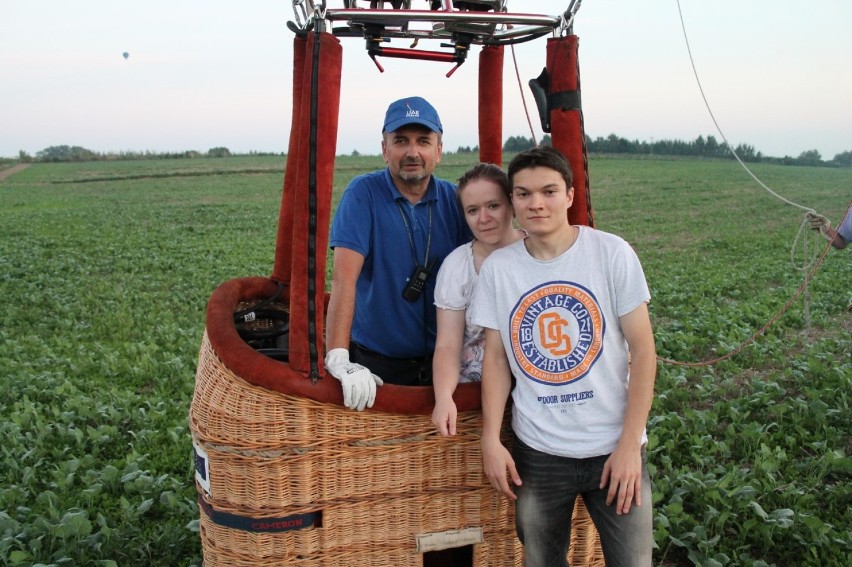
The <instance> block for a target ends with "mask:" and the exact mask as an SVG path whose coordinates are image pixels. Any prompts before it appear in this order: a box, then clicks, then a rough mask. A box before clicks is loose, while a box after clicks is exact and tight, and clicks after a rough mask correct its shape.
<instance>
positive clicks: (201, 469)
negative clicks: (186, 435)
mask: <svg viewBox="0 0 852 567" xmlns="http://www.w3.org/2000/svg"><path fill="white" fill-rule="evenodd" d="M192 450H193V460H194V461H195V480H196V481H197V482H198V484H199V485H200V486H201V488H203V489H204V492H205V493H207V495H208V496H211V494H210V458H209V457H208V456H207V452H206V451H205V450H204V449H202V448H201V445H199V444H198V443H196V442H195V439H193V440H192Z"/></svg>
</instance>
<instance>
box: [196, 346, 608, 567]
mask: <svg viewBox="0 0 852 567" xmlns="http://www.w3.org/2000/svg"><path fill="white" fill-rule="evenodd" d="M189 421H190V428H191V430H192V434H193V440H194V442H195V443H196V445H197V446H198V447H200V448H201V449H202V450H203V451H204V453H206V457H207V466H208V471H209V478H208V480H209V490H210V492H209V494H207V493H205V492H204V491H203V490H202V489H201V487H200V486H199V494H200V495H201V496H200V498H201V499H202V500H203V503H204V504H205V507H206V508H208V510H214V511H216V512H217V513H223V514H230V515H231V516H233V517H240V518H251V519H263V518H281V517H287V516H291V515H296V514H309V513H317V514H318V515H319V516H320V520H319V521H318V522H317V524H316V525H314V526H311V527H307V528H304V529H298V530H291V531H279V532H272V533H271V532H253V531H247V530H243V529H238V528H234V527H229V526H227V525H220V524H218V523H216V522H215V521H213V520H212V519H211V517H210V516H209V515H208V513H207V512H204V511H202V513H201V541H202V548H203V552H204V563H205V565H207V566H217V565H228V566H241V565H246V566H248V565H251V566H266V565H294V566H300V567H301V566H306V567H307V566H310V567H319V566H329V567H331V566H334V567H341V566H346V565H353V566H355V565H357V566H363V565H371V566H379V567H381V566H393V567H401V566H408V565H411V566H417V567H420V566H422V564H423V555H422V554H420V553H417V552H416V542H415V536H416V535H417V534H434V533H441V532H445V531H449V530H458V529H462V528H469V527H478V528H481V529H482V531H483V539H484V541H483V542H482V543H479V544H476V545H474V556H473V566H472V567H474V566H475V567H484V566H491V565H493V566H503V565H507V566H514V565H518V566H520V565H521V564H522V547H521V545H520V543H519V542H518V540H517V538H516V536H515V531H514V506H513V505H512V504H511V503H510V502H509V501H508V500H506V499H505V498H503V497H501V496H500V495H499V494H498V493H497V492H496V491H495V490H494V489H493V488H492V487H491V486H490V484H489V483H488V480H487V479H486V478H485V476H484V474H483V473H482V464H481V453H480V447H479V432H480V430H481V427H482V421H481V415H480V414H479V413H478V412H465V413H462V414H460V415H459V419H458V434H457V435H456V436H455V437H452V438H444V437H441V436H440V435H439V434H437V433H436V432H435V428H434V426H433V425H432V424H431V420H430V416H428V415H399V414H385V413H380V412H375V411H369V410H368V411H364V412H354V411H351V410H348V409H346V408H343V407H340V406H337V405H334V404H325V403H320V402H315V401H312V400H308V399H304V398H300V397H294V396H287V395H283V394H280V393H277V392H272V391H270V390H267V389H264V388H260V387H257V386H254V385H251V384H249V383H247V382H246V381H245V380H243V379H242V378H240V377H239V376H236V375H235V374H234V373H233V372H231V371H230V370H229V369H228V368H227V367H226V366H225V365H224V363H223V362H222V361H221V360H220V358H219V357H218V356H217V355H216V353H215V352H214V351H213V349H212V347H211V345H210V343H209V341H208V340H207V336H206V334H205V336H204V338H203V340H202V345H201V350H200V354H199V363H198V370H197V374H196V384H195V392H194V395H193V399H192V405H191V407H190V416H189ZM602 557H603V556H602V554H601V552H600V545H599V542H598V538H597V531H596V530H595V529H594V526H593V525H592V524H591V520H590V518H589V516H588V513H586V511H585V508H584V507H583V505H582V502H581V500H580V499H578V506H577V507H576V508H575V511H574V521H573V529H572V538H571V552H570V554H569V559H570V561H571V564H572V565H603V559H602Z"/></svg>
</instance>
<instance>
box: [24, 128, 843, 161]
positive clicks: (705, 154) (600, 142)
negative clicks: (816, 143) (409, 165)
mask: <svg viewBox="0 0 852 567" xmlns="http://www.w3.org/2000/svg"><path fill="white" fill-rule="evenodd" d="M540 143H541V145H550V143H551V139H550V136H549V135H545V136H544V138H543V139H542V141H541V142H540ZM535 145H536V142H535V140H534V139H533V138H526V137H524V136H510V137H509V138H508V139H507V140H506V143H505V144H504V145H503V151H504V152H506V153H515V152H520V151H524V150H527V149H529V148H532V147H534V146H535ZM586 148H587V150H588V152H589V153H590V154H608V155H633V156H675V157H699V158H708V159H734V155H733V153H732V152H731V148H730V147H729V145H728V144H727V143H726V142H719V141H717V140H716V138H715V137H714V136H707V137H706V138H705V137H704V136H698V137H697V138H696V139H695V140H692V141H683V140H656V141H654V140H652V141H650V142H648V141H644V140H642V141H640V140H628V139H626V138H622V137H620V136H617V135H615V134H610V135H609V136H607V137H606V138H604V137H597V138H594V139H593V138H591V137H589V136H586ZM733 151H734V152H735V153H736V155H737V156H738V157H739V158H740V159H741V160H742V161H744V162H762V163H775V164H781V165H809V166H823V167H852V151H845V152H841V153H839V154H837V155H835V156H834V157H833V158H832V159H831V160H823V159H822V156H821V155H820V153H819V151H817V150H806V151H804V152H802V153H800V154H799V156H798V157H792V156H784V157H780V158H779V157H771V156H766V155H764V154H763V153H762V152H759V151H756V150H755V148H754V146H751V145H749V144H739V145H738V146H736V147H735V148H734V149H733ZM478 152H479V146H473V147H470V146H460V147H459V148H458V149H457V150H456V153H478ZM236 155H248V156H283V155H285V154H284V152H255V151H252V152H248V153H247V154H237V153H232V152H231V151H230V150H229V149H228V148H226V147H221V146H220V147H215V148H210V149H209V150H207V152H204V153H202V152H198V151H195V150H187V151H183V152H152V151H145V152H134V151H123V152H107V153H100V152H94V151H92V150H89V149H86V148H83V147H81V146H68V145H61V146H50V147H49V148H45V149H43V150H41V151H39V152H37V153H36V155H35V156H32V155H30V154H28V153H27V152H25V151H24V150H21V151H20V152H19V154H18V158H17V160H10V161H17V162H19V163H53V162H79V161H111V160H140V159H193V158H201V157H214V158H225V157H231V156H236ZM350 155H352V156H359V155H361V154H360V153H359V152H358V151H357V150H355V151H353V152H352V153H351V154H350Z"/></svg>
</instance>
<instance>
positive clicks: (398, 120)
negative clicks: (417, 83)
mask: <svg viewBox="0 0 852 567" xmlns="http://www.w3.org/2000/svg"><path fill="white" fill-rule="evenodd" d="M409 124H420V125H421V126H425V127H426V128H429V129H430V130H432V131H433V132H439V133H441V134H443V133H444V127H443V126H441V119H440V118H438V111H437V110H435V108H434V107H433V106H432V105H431V104H429V103H428V102H427V101H426V99H424V98H420V97H419V96H412V97H408V98H401V99H399V100H398V101H396V102H392V103H391V105H390V106H389V107H388V111H387V113H386V114H385V125H384V127H383V128H382V132H395V131H396V130H399V129H400V128H402V127H403V126H407V125H409Z"/></svg>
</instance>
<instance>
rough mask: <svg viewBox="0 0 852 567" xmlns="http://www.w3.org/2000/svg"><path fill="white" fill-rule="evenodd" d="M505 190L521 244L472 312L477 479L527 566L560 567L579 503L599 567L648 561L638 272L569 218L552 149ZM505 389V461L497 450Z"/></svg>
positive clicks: (561, 171) (519, 162) (486, 269)
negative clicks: (508, 519)
mask: <svg viewBox="0 0 852 567" xmlns="http://www.w3.org/2000/svg"><path fill="white" fill-rule="evenodd" d="M509 181H510V186H511V189H512V205H513V206H514V210H515V216H516V217H517V220H518V223H519V224H520V226H521V228H523V229H525V230H526V231H527V233H528V234H529V236H528V237H527V238H526V239H524V240H521V241H518V242H516V243H514V244H512V245H509V246H507V247H505V248H503V249H500V250H497V251H495V252H493V253H492V254H491V255H490V256H489V257H488V259H487V260H486V261H485V262H484V263H483V265H482V269H481V272H480V276H479V285H478V287H477V290H476V293H475V295H474V300H473V303H472V305H471V310H472V314H471V316H472V320H473V322H474V323H475V324H477V325H480V326H482V327H484V328H485V329H486V331H485V333H486V335H485V358H484V362H483V369H482V412H483V431H482V457H483V463H484V468H485V473H486V474H487V476H488V478H489V480H490V481H491V484H492V485H493V486H494V487H495V488H496V489H497V490H499V491H500V492H502V493H503V494H504V495H506V496H507V497H508V498H511V499H517V502H516V529H517V532H518V537H519V538H520V540H521V541H522V542H523V544H524V561H525V562H524V564H525V565H526V567H553V566H558V565H566V562H565V561H566V559H565V556H566V553H567V551H568V544H569V541H570V525H571V513H572V510H573V508H574V501H575V499H576V497H577V496H578V495H579V496H581V497H582V498H583V500H584V502H585V504H586V507H587V509H588V511H589V515H590V516H591V518H592V520H593V521H594V523H595V526H596V527H597V530H598V533H599V534H600V538H601V546H602V549H603V552H604V556H605V559H606V563H607V565H631V566H636V565H651V550H652V547H653V535H652V515H651V483H650V479H649V477H648V472H647V468H646V463H645V443H646V441H647V437H646V434H645V424H646V422H647V419H648V413H649V411H650V409H651V402H652V400H653V395H654V379H655V375H656V352H655V347H654V337H653V333H652V330H651V322H650V318H649V316H648V301H650V293H649V291H648V286H647V283H646V281H645V276H644V273H643V271H642V266H641V265H640V263H639V260H638V258H637V256H636V254H635V253H634V252H633V249H632V248H631V247H630V246H629V245H628V244H627V243H626V242H625V241H624V240H622V239H621V238H619V237H618V236H615V235H612V234H608V233H605V232H602V231H598V230H595V229H592V228H590V227H587V226H572V225H571V224H570V223H569V222H568V209H569V208H570V207H571V204H572V202H573V198H574V189H573V187H572V177H571V169H570V166H569V165H568V163H567V161H566V160H565V158H564V156H562V154H560V153H559V152H558V151H556V150H554V149H552V148H549V147H542V148H535V149H532V150H529V151H526V152H523V153H521V154H518V156H516V157H515V159H513V160H512V162H511V163H510V164H509ZM513 378H514V385H513ZM510 393H511V395H512V402H513V407H512V429H513V431H514V434H515V439H514V444H513V448H512V451H511V453H510V451H509V450H508V449H507V448H506V447H504V446H503V444H502V443H501V442H500V429H501V425H502V422H503V414H504V410H505V408H506V403H507V400H508V397H509V394H510Z"/></svg>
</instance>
